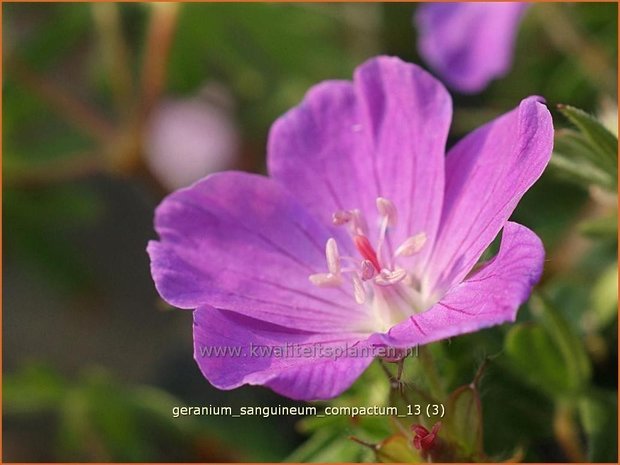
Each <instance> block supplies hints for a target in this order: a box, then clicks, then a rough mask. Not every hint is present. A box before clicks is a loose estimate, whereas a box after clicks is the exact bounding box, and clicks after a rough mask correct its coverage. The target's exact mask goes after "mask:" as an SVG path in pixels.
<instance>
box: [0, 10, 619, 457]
mask: <svg viewBox="0 0 620 465" xmlns="http://www.w3.org/2000/svg"><path fill="white" fill-rule="evenodd" d="M415 8H416V6H415V5H413V4H372V3H368V4H355V3H351V4H301V3H300V4H262V3H255V4H166V3H160V4H140V3H132V4H114V3H108V4H87V3H82V4H37V3H30V4H7V3H4V4H3V5H2V9H3V71H4V72H3V87H2V93H3V118H2V120H3V127H2V130H3V136H4V137H3V146H2V149H3V150H2V153H3V159H2V162H3V170H2V171H3V173H2V176H3V178H2V181H3V191H2V194H3V195H2V200H3V218H2V219H3V238H4V243H3V290H4V293H3V433H4V437H3V446H4V448H3V449H4V450H3V460H4V461H9V462H11V461H28V462H36V461H47V462H50V461H91V460H92V461H100V462H101V461H202V462H207V461H280V460H285V459H287V458H288V459H289V460H297V461H332V460H336V461H363V460H371V459H372V455H369V453H368V451H367V450H366V449H364V448H363V447H360V446H359V445H358V444H354V443H352V442H351V441H349V440H348V439H347V437H348V435H350V434H359V435H361V436H363V437H367V438H369V439H373V438H378V439H380V438H382V437H384V436H385V434H383V433H382V432H383V431H384V430H385V428H386V426H385V425H383V424H378V423H377V424H366V425H364V424H362V425H359V424H357V423H355V422H352V421H351V420H350V419H346V418H342V419H335V420H332V421H331V422H330V423H329V424H319V423H317V422H313V421H312V419H310V420H308V421H306V420H304V421H301V422H300V421H299V418H294V417H272V418H243V419H234V418H226V417H211V418H196V417H194V418H178V419H174V418H172V414H171V407H172V406H174V405H226V406H232V407H233V408H238V407H240V406H248V405H249V406H252V405H257V406H264V405H278V404H281V405H291V404H292V402H291V401H289V400H287V399H285V398H282V397H279V396H277V395H276V394H274V393H272V392H271V391H269V390H267V389H264V388H261V387H249V388H248V387H245V388H241V389H238V390H235V391H231V392H224V391H218V390H216V389H214V388H212V387H211V386H210V385H209V383H208V382H207V381H206V380H205V379H204V378H203V377H202V376H201V375H200V373H199V371H198V368H197V366H196V365H195V363H194V361H193V357H192V351H193V349H192V334H191V325H192V323H191V312H188V311H180V310H174V309H171V308H169V307H167V306H166V305H165V304H164V303H163V302H162V301H161V300H160V299H159V298H158V295H157V293H156V291H155V288H154V286H153V283H152V280H151V277H150V272H149V260H148V257H147V254H146V251H145V248H146V244H147V241H148V240H149V239H153V238H155V233H154V231H153V226H152V219H153V210H154V208H155V207H156V205H157V204H158V202H159V201H160V200H161V199H162V198H163V196H164V195H166V194H167V193H168V192H171V191H172V190H174V189H176V188H178V187H181V186H186V185H188V184H190V183H191V182H193V181H195V180H196V179H198V178H200V177H202V176H204V175H206V174H208V173H210V172H214V171H218V170H225V169H242V170H248V171H254V172H259V173H264V172H265V144H266V138H267V134H268V130H269V127H270V125H271V123H272V122H273V121H274V119H275V118H277V117H278V116H279V115H280V114H282V113H283V112H284V111H286V110H287V109H288V108H290V107H291V106H293V105H295V104H297V103H298V102H299V101H300V99H301V98H302V97H303V95H304V93H305V91H306V90H307V89H308V88H309V87H310V86H312V85H313V84H315V83H317V82H319V81H321V80H323V79H331V78H344V79H350V77H351V74H352V71H353V69H354V68H355V66H356V65H358V64H360V63H361V62H362V61H364V60H365V59H366V58H369V57H371V56H374V55H377V54H391V55H397V56H400V57H402V58H403V59H405V60H407V61H411V62H415V63H420V64H422V65H424V63H423V61H422V60H421V58H420V57H419V56H418V55H417V54H416V53H417V52H416V31H415V29H414V27H413V26H412V15H413V11H414V9H415ZM616 56H617V5H616V4H615V3H588V4H568V3H567V4H564V3H557V4H540V5H535V6H534V7H532V8H530V9H529V10H528V12H527V14H526V16H525V18H524V20H523V22H522V24H521V27H520V29H519V34H518V41H517V46H516V52H515V60H514V64H513V68H512V71H511V73H510V74H509V75H508V76H507V77H505V78H503V79H499V80H497V81H495V82H494V83H493V84H492V85H491V86H490V87H489V88H488V89H486V90H485V91H484V92H483V93H481V94H479V95H476V96H462V95H459V94H458V93H456V92H454V93H453V98H454V108H455V116H454V123H453V126H452V132H451V136H450V144H451V143H453V142H454V141H455V140H458V139H459V138H460V137H462V136H463V135H464V134H466V133H467V132H469V131H470V130H472V129H473V128H475V127H477V126H478V125H480V124H482V123H484V122H487V121H489V120H490V119H492V118H493V117H495V116H497V115H499V114H500V113H502V112H504V111H507V110H509V109H512V108H514V107H515V106H516V105H517V104H518V102H519V101H520V100H521V99H522V98H523V97H525V96H528V95H531V94H538V95H543V96H545V98H546V99H547V102H548V104H549V107H550V109H551V110H552V112H553V115H554V121H555V125H556V129H558V128H564V129H562V131H560V132H558V137H559V138H560V139H561V137H562V135H564V136H566V138H565V139H561V140H558V141H557V142H556V150H557V154H556V155H554V163H552V165H551V166H550V167H549V169H548V170H547V171H546V172H545V174H544V175H543V178H542V179H541V181H540V182H539V183H538V184H536V186H535V187H534V188H533V189H532V190H531V191H530V192H529V193H528V194H527V195H526V197H525V198H524V200H523V202H522V203H521V204H520V206H519V208H518V211H517V212H516V213H515V218H516V219H517V220H518V221H520V222H523V223H524V224H526V225H527V226H528V227H530V228H531V229H533V230H534V231H536V232H537V233H538V234H539V235H540V236H541V237H542V239H543V241H544V243H545V247H546V249H547V253H548V265H547V268H546V272H545V276H544V278H543V282H542V284H541V286H540V289H541V292H542V293H544V296H545V298H544V299H542V300H540V302H539V303H538V305H530V306H529V307H527V308H525V309H523V310H522V311H521V312H520V316H519V321H520V322H524V323H523V324H524V326H520V325H515V326H514V327H512V328H511V327H500V328H493V329H490V330H486V331H482V332H480V333H476V334H471V335H466V336H462V337H459V338H456V339H455V340H453V341H451V342H450V343H441V344H434V345H433V346H434V347H433V351H435V352H436V354H435V355H436V357H437V358H438V359H439V360H442V363H441V365H439V367H438V369H439V371H440V374H441V376H442V379H443V381H444V382H445V384H446V387H447V388H448V389H453V388H455V387H457V386H459V385H460V384H463V383H467V382H469V381H471V378H472V376H473V373H474V372H475V370H476V367H477V366H478V365H479V364H480V362H481V360H482V359H483V358H484V357H485V356H488V355H495V354H499V355H497V357H495V358H494V359H493V361H492V362H491V363H490V365H489V367H488V368H487V369H486V375H485V379H484V381H483V384H482V386H481V398H482V403H483V420H484V444H485V450H486V451H487V453H488V454H492V455H493V456H494V457H502V454H504V457H505V458H507V456H509V455H511V454H512V453H514V452H515V451H516V450H518V451H520V452H519V453H520V454H521V455H520V456H519V457H520V458H522V459H523V460H525V461H567V460H576V459H579V458H582V459H585V458H588V459H590V460H597V461H605V460H609V461H616V450H617V445H616V444H617V442H616V441H617V432H616V412H617V403H616V392H617V363H618V360H617V288H616V283H617V260H616V248H617V241H616V237H617V226H616V225H617V201H616V194H615V189H616V188H617V177H616V172H615V171H612V170H610V169H607V170H606V169H605V168H602V167H601V166H598V165H596V163H595V162H593V161H592V159H591V158H588V156H587V152H588V148H587V147H584V144H581V146H579V144H578V143H575V141H574V140H573V139H575V138H576V136H575V134H578V132H579V131H582V130H583V128H582V127H580V126H577V127H576V126H575V125H574V124H571V122H570V121H569V119H567V118H566V117H565V116H564V115H563V114H561V113H560V112H559V111H558V110H556V105H557V104H570V105H573V106H575V107H578V108H581V109H583V110H585V111H586V112H588V113H589V114H592V115H595V116H596V117H598V118H599V120H600V121H601V122H602V123H603V124H605V125H607V126H608V127H609V128H610V129H611V131H613V132H616V130H617V105H616V102H617V86H616V82H617V63H616ZM573 122H574V121H573ZM577 139H578V138H577ZM586 145H587V144H586ZM580 147H581V148H580ZM562 150H563V151H562ZM580 150H582V152H580ZM616 166H617V161H616ZM588 170H590V171H588ZM597 170H598V171H597ZM584 173H585V174H584ZM592 173H594V174H592ZM532 329H534V330H536V331H539V330H540V331H541V333H540V334H539V333H538V332H537V333H536V334H535V336H536V339H535V343H536V344H539V345H538V346H537V347H538V348H540V347H542V348H543V349H541V353H542V354H543V355H541V356H540V357H541V358H539V359H537V360H536V362H535V363H536V365H535V366H529V365H528V363H532V362H531V360H529V359H531V357H529V356H528V350H530V349H531V347H532V342H531V341H530V339H528V337H530V336H533V335H532V334H529V333H528V331H530V330H532ZM513 330H520V332H519V333H513V334H509V332H510V331H513ZM541 334H542V335H541ZM506 341H509V343H507V342H506ZM507 344H508V345H507ZM441 357H443V358H441ZM374 382H377V383H379V382H378V381H376V370H375V369H374V368H373V369H371V370H370V371H369V373H367V374H366V375H365V377H364V378H362V380H360V382H359V383H358V384H357V385H356V386H355V387H354V388H353V389H352V390H351V391H350V392H349V393H347V395H345V396H343V398H342V399H339V402H341V403H347V402H349V403H350V404H352V405H364V404H366V403H368V402H369V400H368V398H366V397H356V396H358V391H359V390H360V389H359V386H360V384H363V383H366V386H369V385H370V383H374ZM571 383H572V384H571ZM569 385H570V386H573V387H574V386H577V388H574V389H573V388H566V386H569ZM373 389H374V388H373ZM382 389H383V388H382V387H381V385H380V384H378V385H377V388H376V389H375V390H372V389H371V391H372V392H374V393H375V394H376V393H379V394H380V393H381V392H383V391H382ZM367 391H368V389H367ZM576 392H578V394H575V393H576ZM359 395H360V396H361V395H362V394H359ZM364 395H368V394H367V393H366V394H364ZM376 402H377V401H376V399H375V400H373V403H376ZM376 421H380V420H376ZM360 428H361V430H360ZM382 435H383V436H382ZM506 454H507V455H506ZM586 454H587V455H586Z"/></svg>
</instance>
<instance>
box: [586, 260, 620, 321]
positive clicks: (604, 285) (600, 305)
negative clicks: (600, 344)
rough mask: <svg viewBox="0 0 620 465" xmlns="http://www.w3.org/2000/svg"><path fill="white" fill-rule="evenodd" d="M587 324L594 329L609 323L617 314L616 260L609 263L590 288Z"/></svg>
mask: <svg viewBox="0 0 620 465" xmlns="http://www.w3.org/2000/svg"><path fill="white" fill-rule="evenodd" d="M591 298H592V311H591V312H588V314H587V315H588V317H589V318H588V323H589V326H591V327H593V329H595V330H600V329H601V328H603V327H605V326H607V325H609V324H610V323H611V322H612V321H614V319H615V318H616V317H617V315H618V262H614V263H613V264H611V265H609V266H608V267H607V269H606V270H605V271H604V272H603V273H602V274H601V275H600V276H599V278H598V279H597V281H596V283H595V285H594V288H593V289H592V297H591Z"/></svg>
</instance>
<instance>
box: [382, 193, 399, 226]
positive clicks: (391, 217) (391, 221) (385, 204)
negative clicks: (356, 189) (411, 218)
mask: <svg viewBox="0 0 620 465" xmlns="http://www.w3.org/2000/svg"><path fill="white" fill-rule="evenodd" d="M377 211H378V212H379V215H381V216H382V217H384V218H387V225H388V226H389V227H394V226H396V223H397V221H398V216H397V213H396V207H395V206H394V204H393V203H392V201H391V200H388V199H386V198H384V197H377Z"/></svg>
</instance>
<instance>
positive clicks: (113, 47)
mask: <svg viewBox="0 0 620 465" xmlns="http://www.w3.org/2000/svg"><path fill="white" fill-rule="evenodd" d="M92 12H93V19H94V21H95V25H96V27H97V32H98V33H99V40H100V42H101V51H102V56H103V61H104V63H105V66H106V68H107V71H108V77H109V79H110V85H111V87H112V92H113V94H114V100H115V105H116V108H117V110H118V112H119V114H121V115H123V116H127V115H129V114H130V112H131V109H132V105H133V94H134V92H133V80H132V77H131V67H130V66H129V52H128V49H127V45H126V43H125V39H124V37H123V31H122V27H121V18H120V14H119V9H118V4H116V3H94V4H93V5H92Z"/></svg>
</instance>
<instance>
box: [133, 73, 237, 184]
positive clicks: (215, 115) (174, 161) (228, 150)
mask: <svg viewBox="0 0 620 465" xmlns="http://www.w3.org/2000/svg"><path fill="white" fill-rule="evenodd" d="M231 106H232V104H231V102H230V98H229V95H228V94H227V93H226V90H225V89H222V88H220V87H217V86H216V85H214V84H211V85H209V86H208V87H205V88H204V89H203V91H202V93H201V94H200V95H199V96H196V97H191V98H188V99H178V100H172V99H169V100H167V101H164V102H162V103H161V104H160V105H159V106H158V107H157V108H156V109H155V111H154V113H153V116H152V117H151V119H150V121H149V125H148V127H147V131H146V139H145V153H146V162H147V164H148V165H149V167H150V169H151V171H152V172H153V174H154V175H155V176H156V177H157V179H158V180H159V181H160V182H161V183H162V184H163V185H164V186H165V187H167V188H168V189H170V190H174V189H178V188H180V187H183V186H187V185H189V184H191V183H193V182H194V181H197V180H198V179H200V178H202V177H204V176H206V175H207V174H210V173H213V172H216V171H222V170H226V169H231V168H232V167H234V166H235V164H236V162H237V158H238V148H239V134H238V129H237V126H236V124H235V122H234V120H233V117H232V111H231V108H230V107H231Z"/></svg>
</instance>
